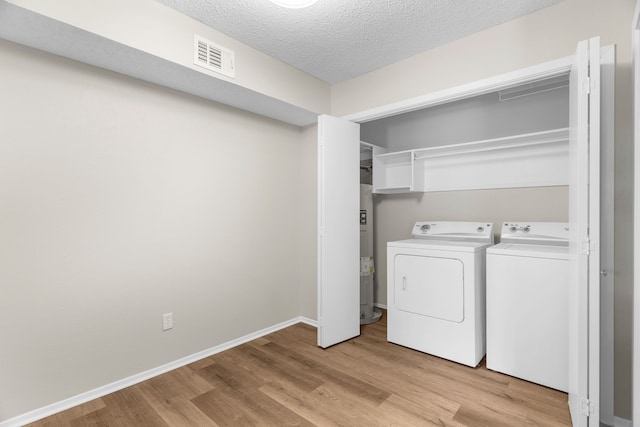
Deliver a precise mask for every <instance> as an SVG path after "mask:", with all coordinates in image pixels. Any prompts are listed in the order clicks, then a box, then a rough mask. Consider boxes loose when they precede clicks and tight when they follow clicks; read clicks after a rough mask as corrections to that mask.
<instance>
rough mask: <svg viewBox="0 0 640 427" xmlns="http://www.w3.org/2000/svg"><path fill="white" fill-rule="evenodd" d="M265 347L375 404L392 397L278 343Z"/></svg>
mask: <svg viewBox="0 0 640 427" xmlns="http://www.w3.org/2000/svg"><path fill="white" fill-rule="evenodd" d="M263 347H264V348H267V349H269V350H270V351H271V353H270V354H272V355H273V356H274V357H276V358H284V360H287V361H288V362H290V363H292V364H295V365H297V366H299V367H300V368H302V369H305V370H308V371H311V372H314V373H315V375H318V376H319V377H320V378H322V379H323V380H324V381H327V382H333V383H335V384H337V385H339V386H341V387H343V388H345V389H346V390H349V391H351V392H352V393H356V394H358V395H359V396H362V397H364V398H367V399H369V400H371V401H372V402H373V403H375V404H379V403H381V402H383V401H384V400H385V399H386V398H387V397H389V395H390V393H389V392H388V391H385V390H383V389H381V388H378V387H377V386H376V385H375V384H372V383H368V382H366V381H362V380H360V379H358V378H355V377H353V376H351V375H349V374H348V372H347V371H338V370H336V369H334V368H333V367H332V366H331V365H329V364H325V363H321V362H319V361H317V360H313V359H311V358H308V357H304V356H302V355H300V353H297V352H295V351H292V350H290V349H288V348H286V347H284V346H281V345H280V344H278V343H275V342H271V343H269V344H267V345H265V346H263Z"/></svg>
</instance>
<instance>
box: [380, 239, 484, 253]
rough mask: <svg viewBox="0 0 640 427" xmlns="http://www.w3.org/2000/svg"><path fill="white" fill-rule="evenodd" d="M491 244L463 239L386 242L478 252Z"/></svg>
mask: <svg viewBox="0 0 640 427" xmlns="http://www.w3.org/2000/svg"><path fill="white" fill-rule="evenodd" d="M491 245H492V244H491V243H484V242H464V241H448V240H424V239H407V240H397V241H395V242H387V248H404V249H421V250H433V251H451V252H479V251H481V250H483V249H485V248H487V247H489V246H491Z"/></svg>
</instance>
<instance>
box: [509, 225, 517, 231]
mask: <svg viewBox="0 0 640 427" xmlns="http://www.w3.org/2000/svg"><path fill="white" fill-rule="evenodd" d="M509 231H510V232H512V233H515V232H516V231H518V228H517V227H516V226H515V225H512V226H511V227H509Z"/></svg>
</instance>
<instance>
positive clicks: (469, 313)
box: [387, 222, 493, 366]
mask: <svg viewBox="0 0 640 427" xmlns="http://www.w3.org/2000/svg"><path fill="white" fill-rule="evenodd" d="M492 244H493V225H492V224H491V223H488V222H481V223H478V222H417V223H416V224H415V225H414V227H413V231H412V233H411V239H409V240H400V241H396V242H388V243H387V317H388V318H387V340H388V341H389V342H392V343H396V344H400V345H403V346H405V347H409V348H413V349H415V350H420V351H422V352H425V353H429V354H432V355H434V356H438V357H442V358H445V359H448V360H452V361H454V362H458V363H462V364H465V365H468V366H477V365H478V363H480V360H482V358H483V357H484V355H485V250H486V248H487V247H488V246H491V245H492Z"/></svg>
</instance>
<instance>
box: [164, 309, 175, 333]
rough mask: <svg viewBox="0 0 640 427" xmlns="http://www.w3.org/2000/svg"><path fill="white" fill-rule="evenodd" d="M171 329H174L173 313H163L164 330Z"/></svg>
mask: <svg viewBox="0 0 640 427" xmlns="http://www.w3.org/2000/svg"><path fill="white" fill-rule="evenodd" d="M169 329H173V313H165V314H163V315H162V330H163V331H168V330H169Z"/></svg>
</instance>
